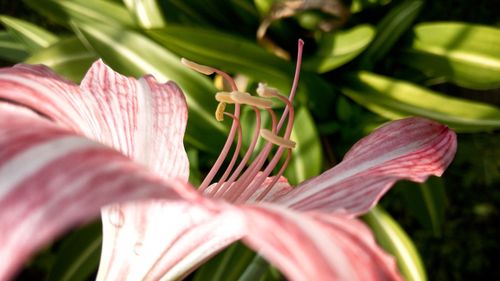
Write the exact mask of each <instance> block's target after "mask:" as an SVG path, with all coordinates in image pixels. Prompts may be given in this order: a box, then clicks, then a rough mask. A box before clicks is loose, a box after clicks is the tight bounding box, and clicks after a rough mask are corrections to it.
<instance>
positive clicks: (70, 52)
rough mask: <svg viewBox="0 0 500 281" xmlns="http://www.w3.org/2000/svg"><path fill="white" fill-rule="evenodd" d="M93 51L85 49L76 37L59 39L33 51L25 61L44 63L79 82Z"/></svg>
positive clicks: (94, 56)
mask: <svg viewBox="0 0 500 281" xmlns="http://www.w3.org/2000/svg"><path fill="white" fill-rule="evenodd" d="M95 60H97V56H96V55H95V54H94V52H92V51H89V50H87V49H86V48H85V47H84V46H83V44H82V43H81V42H80V40H78V38H76V37H74V36H73V37H69V38H64V39H61V40H60V41H59V42H57V43H55V44H54V45H52V46H50V47H48V48H46V49H42V50H40V51H38V52H35V53H34V54H33V55H32V56H31V57H29V58H28V59H27V60H26V61H25V62H26V63H30V64H44V65H46V66H48V67H50V68H51V69H52V70H54V71H55V72H57V73H58V74H60V75H62V76H64V77H66V78H67V79H69V80H72V81H74V82H77V83H78V82H80V81H81V80H82V78H83V76H84V75H85V73H87V70H88V69H89V67H90V66H91V65H92V63H93V62H94V61H95Z"/></svg>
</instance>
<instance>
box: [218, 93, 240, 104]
mask: <svg viewBox="0 0 500 281" xmlns="http://www.w3.org/2000/svg"><path fill="white" fill-rule="evenodd" d="M215 100H216V101H218V102H224V103H229V104H235V103H236V101H235V100H234V99H233V97H232V96H231V92H217V93H216V94H215Z"/></svg>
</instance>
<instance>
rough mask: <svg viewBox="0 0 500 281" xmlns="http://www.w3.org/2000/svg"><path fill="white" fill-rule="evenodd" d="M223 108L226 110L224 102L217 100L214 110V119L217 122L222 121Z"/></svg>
mask: <svg viewBox="0 0 500 281" xmlns="http://www.w3.org/2000/svg"><path fill="white" fill-rule="evenodd" d="M224 110H226V103H224V102H219V104H218V105H217V109H216V110H215V119H216V120H217V121H219V122H222V121H224Z"/></svg>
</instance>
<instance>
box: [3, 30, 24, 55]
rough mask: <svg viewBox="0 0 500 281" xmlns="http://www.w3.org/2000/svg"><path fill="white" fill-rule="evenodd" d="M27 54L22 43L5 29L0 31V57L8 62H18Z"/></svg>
mask: <svg viewBox="0 0 500 281" xmlns="http://www.w3.org/2000/svg"><path fill="white" fill-rule="evenodd" d="M28 56H29V52H28V50H27V49H26V46H24V44H22V43H19V42H18V41H17V38H14V37H13V36H12V35H11V34H10V33H8V32H7V31H0V58H1V59H4V60H7V61H10V62H20V61H22V60H24V59H25V58H26V57H28Z"/></svg>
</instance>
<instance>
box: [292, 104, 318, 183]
mask: <svg viewBox="0 0 500 281" xmlns="http://www.w3.org/2000/svg"><path fill="white" fill-rule="evenodd" d="M291 139H292V140H293V141H295V142H296V143H297V146H296V147H295V149H292V158H291V160H290V164H289V165H288V168H287V169H286V171H285V176H286V178H287V179H288V180H289V181H290V183H291V184H298V183H300V182H302V181H304V180H306V179H308V178H311V177H314V176H317V175H319V173H321V168H322V164H323V151H322V148H321V141H320V140H319V136H318V131H317V130H316V126H315V125H314V120H313V119H312V116H311V114H310V113H309V110H308V109H307V108H306V107H304V106H302V107H299V108H298V109H297V110H296V112H295V123H294V129H293V131H292V136H291Z"/></svg>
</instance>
